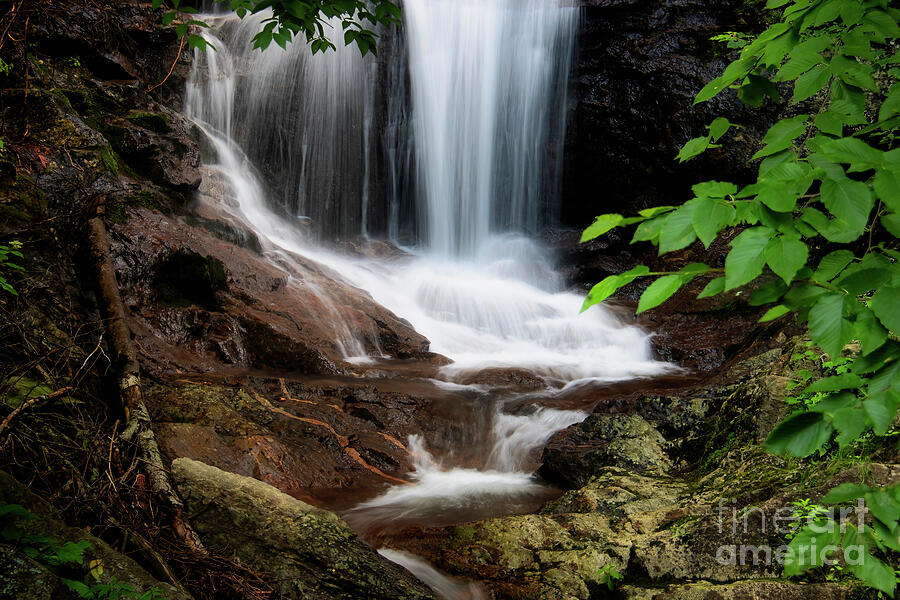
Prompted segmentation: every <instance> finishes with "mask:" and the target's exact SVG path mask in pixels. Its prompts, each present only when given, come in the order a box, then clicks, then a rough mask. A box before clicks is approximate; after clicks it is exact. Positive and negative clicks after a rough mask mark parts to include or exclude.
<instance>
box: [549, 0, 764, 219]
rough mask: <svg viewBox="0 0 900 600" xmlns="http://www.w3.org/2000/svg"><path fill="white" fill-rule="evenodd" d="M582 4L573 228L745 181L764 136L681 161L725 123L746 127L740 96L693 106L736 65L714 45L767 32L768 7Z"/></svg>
mask: <svg viewBox="0 0 900 600" xmlns="http://www.w3.org/2000/svg"><path fill="white" fill-rule="evenodd" d="M580 4H582V5H583V6H584V23H583V26H582V30H581V35H580V37H579V43H580V48H579V52H578V57H577V60H576V67H575V68H576V74H575V77H576V80H575V85H574V92H573V96H574V97H575V102H576V105H575V108H574V110H573V113H572V115H571V118H570V119H569V122H570V125H569V132H568V143H567V149H566V160H565V164H566V180H565V191H564V196H565V198H566V203H565V207H564V210H565V211H566V214H565V219H566V222H567V223H570V224H571V225H573V226H580V227H583V226H585V225H587V223H589V222H590V220H591V219H592V218H593V217H594V216H595V215H596V214H600V213H604V212H619V213H623V214H624V213H628V212H632V211H636V210H637V209H640V208H645V207H646V206H648V205H657V204H674V203H675V202H679V201H683V200H686V199H687V197H686V194H689V193H690V186H691V185H692V184H693V183H696V182H698V181H703V180H704V179H728V178H729V177H732V178H737V179H738V180H742V179H743V178H745V177H746V176H747V174H748V170H747V165H746V164H745V161H746V159H747V158H748V157H749V156H750V154H751V153H752V152H751V151H750V148H751V144H752V141H753V140H754V139H757V136H758V135H759V134H760V131H758V130H754V129H750V130H747V129H744V130H741V132H740V133H739V134H735V133H732V134H729V135H728V136H727V137H726V138H725V141H726V142H727V148H723V149H722V150H714V151H711V152H708V153H707V155H705V156H704V157H702V158H700V159H697V160H695V161H691V162H689V163H686V164H685V165H682V166H679V165H677V164H676V162H675V160H674V159H675V155H676V154H677V153H678V150H679V148H680V147H681V145H682V144H684V143H685V142H686V141H687V140H689V139H690V138H693V137H697V136H700V135H705V133H706V130H705V128H704V127H705V125H707V124H709V123H710V122H711V121H712V119H713V118H715V117H716V116H724V117H727V118H729V120H731V121H732V122H738V123H742V122H744V121H745V119H744V117H745V116H746V115H747V109H746V108H745V107H744V106H743V105H742V104H741V103H740V102H738V101H737V99H736V97H735V94H734V93H733V92H731V91H728V92H725V93H723V94H722V95H720V96H719V97H717V98H716V99H714V100H713V101H711V102H708V103H704V104H702V105H698V106H696V107H694V106H693V100H694V96H695V95H696V93H697V92H698V91H700V89H701V88H702V87H703V86H704V85H705V84H706V83H707V82H708V81H710V80H711V79H713V78H714V77H716V76H717V75H718V74H719V73H720V72H721V71H722V70H723V69H724V67H725V66H726V64H727V60H728V56H726V54H727V52H728V51H727V50H726V49H725V46H724V45H723V44H717V43H714V42H711V41H710V40H709V38H710V37H711V36H713V35H716V34H720V33H723V32H725V31H748V30H754V29H758V27H759V23H758V20H759V19H760V11H761V6H762V4H763V3H761V2H755V1H753V0H750V1H748V0H728V1H726V2H711V1H710V0H675V1H674V2H673V1H663V0H649V1H645V2H636V1H634V0H582V1H581V2H580ZM754 118H755V119H758V118H759V117H758V116H756V117H754ZM759 125H760V126H761V125H762V123H760V124H759ZM698 177H699V178H698ZM597 190H602V193H601V194H600V195H598V193H597Z"/></svg>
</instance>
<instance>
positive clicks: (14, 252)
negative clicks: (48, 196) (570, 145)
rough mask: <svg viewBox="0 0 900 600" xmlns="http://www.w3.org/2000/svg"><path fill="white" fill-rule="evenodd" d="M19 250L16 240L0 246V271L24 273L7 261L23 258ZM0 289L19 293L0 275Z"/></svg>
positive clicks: (16, 265) (18, 266)
mask: <svg viewBox="0 0 900 600" xmlns="http://www.w3.org/2000/svg"><path fill="white" fill-rule="evenodd" d="M2 148H3V143H2V142H0V150H2ZM21 248H22V242H19V241H16V240H13V241H12V242H10V243H9V244H8V245H6V244H0V269H15V270H17V271H24V270H25V269H24V268H23V267H21V266H20V265H18V264H16V263H12V262H10V261H9V257H10V256H15V257H18V258H24V255H23V254H22V252H21ZM0 288H3V289H4V290H6V291H7V292H9V293H10V294H12V295H13V296H18V295H19V293H18V292H16V288H14V287H13V286H12V285H11V284H10V283H9V282H8V281H7V280H6V277H4V276H3V275H0Z"/></svg>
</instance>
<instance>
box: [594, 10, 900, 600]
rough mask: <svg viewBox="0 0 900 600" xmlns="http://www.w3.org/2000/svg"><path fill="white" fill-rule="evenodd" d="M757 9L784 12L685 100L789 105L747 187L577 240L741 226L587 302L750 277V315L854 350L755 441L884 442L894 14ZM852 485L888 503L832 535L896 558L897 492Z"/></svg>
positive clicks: (895, 309)
mask: <svg viewBox="0 0 900 600" xmlns="http://www.w3.org/2000/svg"><path fill="white" fill-rule="evenodd" d="M768 8H772V9H780V10H781V18H780V20H778V22H776V23H774V24H773V25H772V26H771V27H769V28H768V29H767V30H766V31H764V32H762V33H761V34H760V35H758V36H756V37H755V38H754V39H752V40H750V41H749V42H747V43H745V44H743V45H741V50H740V55H739V57H738V58H737V60H735V61H734V62H732V63H731V64H730V65H729V66H728V67H727V68H726V69H725V71H724V72H723V73H722V75H720V76H719V77H717V78H715V79H714V80H712V81H711V82H709V83H708V84H707V85H706V86H704V87H703V89H701V90H700V92H699V93H698V94H697V97H696V102H704V101H706V100H709V99H711V98H713V97H714V96H716V95H717V94H720V93H722V92H724V91H726V90H733V91H734V92H736V93H737V95H738V97H739V98H740V99H741V100H742V101H744V102H745V103H747V104H749V105H751V106H759V105H761V104H762V103H763V102H764V101H766V100H767V99H768V100H770V101H772V102H782V101H787V102H790V104H792V105H794V107H793V109H792V112H793V113H794V114H793V115H792V116H789V117H786V118H784V119H781V120H780V121H778V122H776V123H774V124H773V125H772V126H771V127H770V128H769V129H768V131H767V132H766V134H765V135H764V137H763V139H762V143H761V147H760V148H759V150H758V151H757V152H756V154H755V155H754V156H753V158H752V159H753V160H754V161H758V163H759V167H758V173H757V177H756V180H755V181H754V182H752V183H751V184H750V185H746V186H744V187H739V186H737V185H735V184H733V183H730V182H723V181H706V182H703V183H699V184H697V185H695V186H694V187H693V188H692V191H693V198H691V199H690V200H688V201H687V202H685V203H684V204H682V205H680V206H665V207H657V208H654V209H648V210H645V211H641V212H640V213H639V214H638V216H635V217H624V216H622V215H618V214H612V215H601V216H600V217H597V219H596V221H595V222H594V223H593V224H592V225H591V226H590V227H588V228H587V230H586V231H585V232H584V235H583V237H582V241H587V240H590V239H593V238H594V237H596V236H598V235H602V234H603V233H606V232H607V231H609V230H610V229H612V228H613V227H624V226H635V228H634V235H633V238H632V243H635V242H641V241H646V242H650V243H652V244H654V245H656V246H657V247H658V249H659V253H660V254H665V253H667V252H672V251H675V250H680V249H683V248H686V247H687V246H689V245H691V244H693V243H695V242H696V241H697V240H699V241H700V243H702V244H703V245H704V246H705V247H707V248H708V247H709V246H710V244H711V243H712V242H713V241H714V240H716V239H717V237H719V236H720V235H722V234H723V232H725V231H726V230H731V231H732V232H733V231H734V229H735V228H737V229H738V230H740V233H739V234H738V235H736V236H734V237H733V239H731V241H730V251H729V252H728V255H727V256H726V259H725V266H724V269H713V268H711V267H708V266H706V265H701V264H697V263H695V264H691V265H688V266H687V267H684V268H683V269H681V270H680V271H678V272H676V273H665V274H663V273H652V272H651V271H650V270H649V269H648V268H647V267H644V266H638V267H635V268H634V269H632V270H631V271H629V272H627V273H623V274H620V275H613V276H610V277H607V278H606V279H604V280H603V281H601V282H599V283H598V284H597V285H595V286H594V288H593V289H592V290H591V291H590V293H589V294H588V296H587V298H586V300H585V303H584V306H583V310H584V309H587V308H589V307H590V306H592V305H594V304H597V303H599V302H602V301H603V300H604V299H606V298H608V297H609V296H610V295H612V294H613V293H615V292H616V290H618V289H619V288H621V287H622V286H624V285H627V284H628V283H631V282H632V281H634V280H635V279H637V278H638V277H657V278H656V279H655V281H653V283H651V284H650V286H649V287H647V288H646V290H645V291H644V292H643V294H642V296H641V298H640V301H639V304H638V312H641V311H643V310H647V309H649V308H652V307H654V306H657V305H659V304H660V303H662V302H664V301H665V300H667V299H668V298H670V297H671V296H672V295H673V294H674V293H675V292H676V291H678V290H679V289H680V288H681V287H682V286H683V285H685V284H686V283H688V282H689V281H691V280H692V279H693V278H694V277H696V276H697V275H700V274H708V275H716V276H715V277H714V278H712V279H711V280H710V281H709V282H708V283H707V284H706V287H705V288H704V289H703V290H702V292H700V294H699V295H698V298H704V297H708V296H714V295H717V294H721V293H725V292H731V291H735V290H737V289H738V288H741V287H742V286H745V285H747V284H749V283H751V282H753V281H755V280H757V279H760V278H762V279H760V281H761V282H762V284H761V285H758V286H757V287H756V289H755V290H754V291H753V293H752V294H751V295H750V298H749V303H750V304H751V305H753V306H760V307H762V306H767V307H768V310H767V311H766V312H765V314H764V315H763V316H762V318H761V319H760V320H761V321H763V322H765V321H772V320H775V319H780V318H784V317H786V316H787V315H794V316H795V317H796V319H797V320H798V321H799V322H800V323H802V324H805V325H806V327H807V329H808V332H809V335H810V337H811V339H812V340H813V342H815V344H816V345H818V347H819V348H821V349H822V350H823V351H824V352H825V353H826V354H827V355H828V356H829V357H830V360H831V361H836V360H837V359H840V358H841V357H842V352H843V351H844V348H845V346H846V345H847V344H848V343H849V342H851V341H852V340H856V341H858V343H859V352H858V354H857V355H856V356H855V357H852V358H848V360H847V361H846V363H845V364H842V365H841V369H840V372H835V373H834V374H830V375H829V376H827V377H824V378H822V379H819V380H817V381H812V382H811V383H810V384H809V385H808V386H806V388H805V389H804V390H803V391H802V393H801V395H803V396H806V397H810V398H811V397H813V396H815V398H816V401H815V402H813V403H810V405H809V406H808V409H807V410H798V411H796V412H794V413H793V414H792V415H790V416H789V417H788V418H787V419H786V420H784V421H783V422H782V423H780V424H779V425H778V426H777V427H776V428H775V429H774V431H773V432H772V433H771V435H770V436H769V438H768V440H767V441H766V448H767V449H768V450H769V451H771V452H775V453H783V454H789V455H794V456H799V457H803V456H809V455H811V454H813V453H815V452H817V451H820V450H821V449H822V448H823V447H825V446H826V444H828V443H829V442H831V440H832V439H834V442H835V443H836V444H837V445H838V446H840V447H845V446H847V445H848V444H850V443H852V442H853V441H854V440H855V439H857V438H859V437H860V436H862V435H864V434H866V433H867V432H869V431H874V433H875V434H877V435H884V434H885V433H886V432H887V431H888V428H889V427H890V425H891V423H892V421H893V420H894V418H895V416H896V413H897V409H898V407H900V342H898V340H897V334H898V333H900V252H898V247H900V244H898V238H900V148H898V147H897V143H896V141H897V136H898V133H900V82H898V78H900V66H898V65H900V55H898V41H897V39H898V37H900V26H898V19H900V9H898V8H895V7H894V6H892V5H891V4H890V3H889V2H888V1H887V0H769V3H768ZM742 41H743V40H742ZM790 88H792V90H793V94H792V95H791V97H790V98H789V99H787V100H783V99H782V98H781V93H780V91H779V90H784V89H790ZM734 126H735V124H732V123H730V122H729V121H728V120H726V119H724V118H718V119H716V120H714V121H713V122H712V123H711V124H710V125H709V126H708V128H707V129H708V133H707V135H705V136H701V137H698V138H694V139H692V140H690V141H688V142H687V143H686V144H685V145H684V147H683V148H682V149H681V151H680V152H679V154H678V156H677V157H676V158H677V159H678V160H680V161H686V160H690V159H692V158H694V157H695V156H697V155H699V154H701V153H702V152H704V151H705V150H707V149H708V148H711V147H716V146H717V145H720V144H721V143H722V142H723V140H726V139H727V136H728V133H729V131H730V130H731V129H732V127H734ZM819 257H820V258H819ZM857 491H859V493H860V495H859V496H858V497H863V498H865V500H866V501H867V502H868V503H870V505H871V504H872V503H880V505H881V506H882V507H884V506H889V507H890V511H888V510H882V511H881V516H878V514H876V517H878V519H879V522H880V525H879V527H880V529H879V528H878V527H876V528H875V529H873V530H872V531H869V530H868V529H866V528H863V529H862V530H859V531H857V530H855V529H853V530H851V532H850V533H847V534H846V535H849V536H852V540H851V539H849V538H847V537H846V536H845V537H843V538H840V539H838V538H829V540H830V541H831V542H834V543H835V544H837V545H840V544H841V543H844V544H847V543H848V542H850V541H853V542H860V544H862V545H863V546H864V547H865V548H866V549H867V552H868V551H869V550H873V551H884V550H898V551H900V547H895V546H897V545H898V542H897V539H898V535H900V529H898V523H897V521H898V518H900V497H897V496H896V492H895V491H891V490H883V491H873V490H868V491H865V493H863V492H862V491H861V489H860V490H857ZM842 497H843V496H842ZM832 499H833V498H832ZM895 505H896V507H897V509H896V512H894V506H895ZM872 511H873V513H875V508H874V506H873V508H872ZM882 517H884V519H883V520H882ZM810 535H813V534H812V533H811V532H808V531H806V530H804V531H801V532H800V533H798V535H797V537H796V538H795V539H794V541H793V542H792V544H804V543H808V542H809V541H810V538H809V536H810ZM884 535H890V536H892V537H891V539H890V540H887V539H886V538H885V537H884ZM817 539H818V538H817ZM798 540H799V541H798ZM819 541H825V540H824V539H823V540H819ZM813 566H819V565H813ZM808 567H809V566H808V565H807V567H806V568H808ZM800 570H801V571H802V569H800ZM851 570H852V572H853V573H854V574H855V575H857V576H858V577H860V578H861V579H863V580H864V581H865V582H866V583H868V584H869V585H871V586H873V587H876V588H877V589H879V590H881V591H884V592H885V593H889V594H893V591H894V588H895V585H896V581H895V576H894V573H893V571H892V570H890V569H889V568H888V567H887V566H886V565H884V563H883V562H881V561H880V560H879V559H877V558H875V557H874V556H867V559H866V560H865V561H864V566H861V567H856V566H854V567H853V568H852V569H851ZM786 572H788V573H789V574H793V573H797V572H799V571H796V570H791V569H786ZM888 572H889V574H888Z"/></svg>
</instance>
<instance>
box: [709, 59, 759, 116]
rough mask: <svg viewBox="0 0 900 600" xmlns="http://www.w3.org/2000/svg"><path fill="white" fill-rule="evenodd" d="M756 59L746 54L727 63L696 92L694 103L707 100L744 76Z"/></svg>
mask: <svg viewBox="0 0 900 600" xmlns="http://www.w3.org/2000/svg"><path fill="white" fill-rule="evenodd" d="M756 61H757V58H756V57H755V56H746V57H743V58H741V59H739V60H736V61H734V62H733V63H731V64H730V65H728V67H726V68H725V72H724V73H722V75H720V76H719V77H716V78H715V79H713V80H712V81H710V82H709V83H707V84H706V85H705V86H703V89H701V90H700V91H699V92H698V93H697V97H696V98H694V104H699V103H700V102H705V101H707V100H709V99H710V98H712V97H713V96H715V95H717V94H718V93H719V92H721V91H722V90H724V89H725V88H727V87H728V86H730V85H731V84H732V83H734V82H735V81H737V80H738V79H743V78H744V77H746V76H747V74H748V73H749V72H750V71H751V70H752V69H753V67H754V65H755V64H756Z"/></svg>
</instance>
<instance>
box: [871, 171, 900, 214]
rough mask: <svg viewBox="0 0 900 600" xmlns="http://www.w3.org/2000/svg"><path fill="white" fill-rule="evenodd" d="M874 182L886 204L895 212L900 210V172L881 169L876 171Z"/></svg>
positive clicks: (876, 191) (879, 195)
mask: <svg viewBox="0 0 900 600" xmlns="http://www.w3.org/2000/svg"><path fill="white" fill-rule="evenodd" d="M873 184H874V187H875V193H876V194H878V198H880V199H881V201H882V202H884V205H885V206H887V207H888V208H889V209H891V210H893V211H894V212H898V211H900V173H897V172H894V171H890V170H888V169H879V170H878V171H876V172H875V179H874V180H873Z"/></svg>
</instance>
